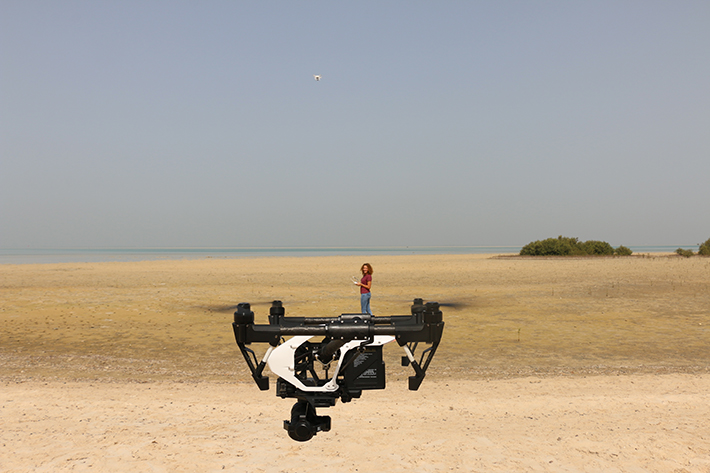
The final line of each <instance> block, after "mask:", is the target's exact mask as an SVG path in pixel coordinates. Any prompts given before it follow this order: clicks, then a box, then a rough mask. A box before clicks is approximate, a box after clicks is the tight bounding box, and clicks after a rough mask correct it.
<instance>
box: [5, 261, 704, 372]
mask: <svg viewBox="0 0 710 473" xmlns="http://www.w3.org/2000/svg"><path fill="white" fill-rule="evenodd" d="M365 260H367V261H369V262H370V263H372V265H373V267H374V268H375V275H374V278H375V279H374V285H373V299H372V301H373V302H372V304H373V309H374V311H375V313H376V314H379V315H391V314H406V313H408V311H409V304H410V303H411V299H412V298H414V297H423V298H425V299H428V300H438V301H440V302H459V303H463V304H466V307H463V308H445V309H444V321H445V322H446V329H445V331H444V340H443V342H442V345H441V348H440V351H439V353H438V354H437V357H436V358H435V359H434V362H433V364H432V366H431V369H430V372H429V374H430V376H433V377H448V376H457V377H459V376H460V377H466V378H480V377H490V378H499V377H511V376H522V375H529V374H537V375H579V374H589V373H623V372H649V373H657V372H708V371H709V370H710V320H709V319H710V317H709V315H710V310H709V309H710V259H708V258H691V259H686V258H681V257H677V256H654V257H647V258H635V257H626V258H574V259H565V258H548V259H536V258H515V257H490V256H487V255H463V256H457V255H441V256H438V255H437V256H431V255H422V256H372V257H367V258H363V257H319V258H263V259H234V260H222V259H205V260H193V261H154V262H139V263H86V264H56V265H55V264H48V265H18V266H14V265H0V300H2V304H1V306H0V339H1V340H2V343H1V344H0V377H2V378H5V379H30V378H32V379H40V380H41V379H45V380H46V379H101V380H107V381H108V380H135V381H149V380H172V381H182V380H185V381H187V380H190V381H195V380H211V381H232V380H234V379H235V378H237V379H243V380H249V378H248V376H247V374H246V371H245V369H244V367H243V362H242V360H241V357H240V354H239V352H238V350H237V348H236V345H235V343H234V338H233V334H232V331H231V318H232V316H231V313H230V312H229V311H227V312H220V311H217V310H216V309H218V308H219V306H229V305H233V304H236V303H237V302H242V301H247V302H252V303H255V304H254V309H255V312H257V321H258V322H261V323H264V322H265V321H266V314H267V312H268V304H267V302H268V301H270V300H272V299H281V300H283V301H284V304H285V306H286V310H287V315H313V316H333V315H339V314H340V313H344V312H356V311H359V296H358V293H357V291H356V290H355V288H354V287H353V286H352V285H351V284H350V283H349V278H350V276H353V275H356V274H357V270H358V268H359V267H360V265H361V264H362V262H364V261H365ZM255 349H256V350H257V351H260V350H261V349H262V347H258V346H257V347H255ZM400 355H401V353H400V351H399V350H398V349H397V348H396V347H389V350H388V354H387V356H388V359H387V361H388V371H389V375H390V376H394V377H401V376H404V375H405V374H409V373H408V371H405V369H403V368H401V367H399V366H397V363H396V362H397V360H398V359H399V356H400Z"/></svg>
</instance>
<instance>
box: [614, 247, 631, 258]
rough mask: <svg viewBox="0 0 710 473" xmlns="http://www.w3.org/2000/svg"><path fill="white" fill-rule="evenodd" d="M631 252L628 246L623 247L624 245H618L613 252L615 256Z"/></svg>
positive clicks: (627, 254) (626, 254)
mask: <svg viewBox="0 0 710 473" xmlns="http://www.w3.org/2000/svg"><path fill="white" fill-rule="evenodd" d="M632 253H633V251H631V249H630V248H627V247H625V246H624V245H621V246H619V247H618V248H617V249H615V250H614V254H615V255H616V256H629V255H631V254H632Z"/></svg>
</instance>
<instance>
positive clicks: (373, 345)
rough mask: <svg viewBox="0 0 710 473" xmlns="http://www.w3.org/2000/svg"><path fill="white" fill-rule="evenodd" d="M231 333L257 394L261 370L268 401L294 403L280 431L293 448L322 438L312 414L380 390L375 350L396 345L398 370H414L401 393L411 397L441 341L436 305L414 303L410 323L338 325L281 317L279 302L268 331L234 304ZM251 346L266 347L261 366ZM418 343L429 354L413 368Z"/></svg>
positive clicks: (326, 421) (372, 319) (350, 318)
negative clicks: (272, 392)
mask: <svg viewBox="0 0 710 473" xmlns="http://www.w3.org/2000/svg"><path fill="white" fill-rule="evenodd" d="M232 327H233V328H234V337H235V338H236V341H237V345H238V346H239V350H240V351H241V353H242V355H243V356H244V360H245V361H246V363H247V366H248V367H249V371H251V376H252V378H253V379H254V381H255V382H256V385H257V386H258V387H259V389H260V390H262V391H267V390H268V389H269V378H268V377H266V376H264V375H263V371H264V368H265V367H266V365H267V364H268V366H269V369H270V370H271V372H272V373H274V374H275V375H277V376H278V377H279V378H278V380H277V381H276V395H277V396H279V397H281V398H283V399H286V398H295V399H296V404H295V405H294V406H293V408H292V409H291V420H290V421H287V420H285V421H284V429H286V430H287V431H288V435H289V437H291V438H292V439H293V440H296V441H299V442H305V441H307V440H310V439H311V438H313V436H314V435H316V433H318V432H327V431H329V430H330V416H319V415H317V414H316V408H325V407H332V406H334V405H335V403H336V401H337V400H338V399H340V400H341V401H342V402H350V401H351V400H352V399H356V398H359V397H360V395H361V394H362V391H363V390H368V389H385V363H384V361H383V359H382V346H383V345H385V344H386V343H389V342H392V341H396V342H397V344H398V345H399V346H400V347H402V348H403V349H404V352H405V355H406V356H403V357H402V366H407V365H411V366H412V368H414V376H410V377H409V389H410V390H411V391H416V390H417V389H419V386H420V385H421V384H422V381H423V380H424V376H425V375H426V371H427V368H428V367H429V363H431V360H432V358H433V357H434V353H436V349H437V348H438V346H439V342H440V341H441V335H442V333H443V331H444V322H443V320H442V314H441V311H440V310H439V304H438V303H436V302H426V303H424V301H423V300H422V299H414V303H413V304H412V307H411V315H392V316H374V315H370V314H342V315H340V316H338V317H286V315H285V310H284V307H283V304H282V303H281V301H273V303H272V305H271V308H270V309H269V323H268V325H257V324H255V323H254V312H252V311H251V306H250V304H248V303H241V304H239V305H237V311H236V312H235V313H234V323H233V324H232ZM285 337H290V338H288V339H286V338H285ZM252 343H267V344H268V345H269V348H268V349H267V351H266V354H265V355H264V357H263V359H262V360H261V362H259V361H258V359H257V357H256V354H255V353H254V351H253V350H252V349H251V348H249V347H247V345H251V344H252ZM420 343H421V344H428V345H430V346H429V347H428V348H426V349H425V350H423V351H422V353H421V354H420V357H419V360H417V358H415V356H414V352H415V350H416V349H417V345H419V344H420Z"/></svg>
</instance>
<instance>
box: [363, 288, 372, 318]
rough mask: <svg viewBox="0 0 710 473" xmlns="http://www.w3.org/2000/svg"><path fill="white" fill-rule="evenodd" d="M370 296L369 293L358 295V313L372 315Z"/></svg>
mask: <svg viewBox="0 0 710 473" xmlns="http://www.w3.org/2000/svg"><path fill="white" fill-rule="evenodd" d="M370 296H372V293H371V292H366V293H365V294H360V313H361V314H370V315H372V309H370Z"/></svg>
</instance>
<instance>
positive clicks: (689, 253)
mask: <svg viewBox="0 0 710 473" xmlns="http://www.w3.org/2000/svg"><path fill="white" fill-rule="evenodd" d="M675 252H676V253H678V254H679V255H680V256H685V257H686V258H690V257H691V256H693V255H694V254H695V253H693V250H684V249H683V248H678V249H677V250H675Z"/></svg>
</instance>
